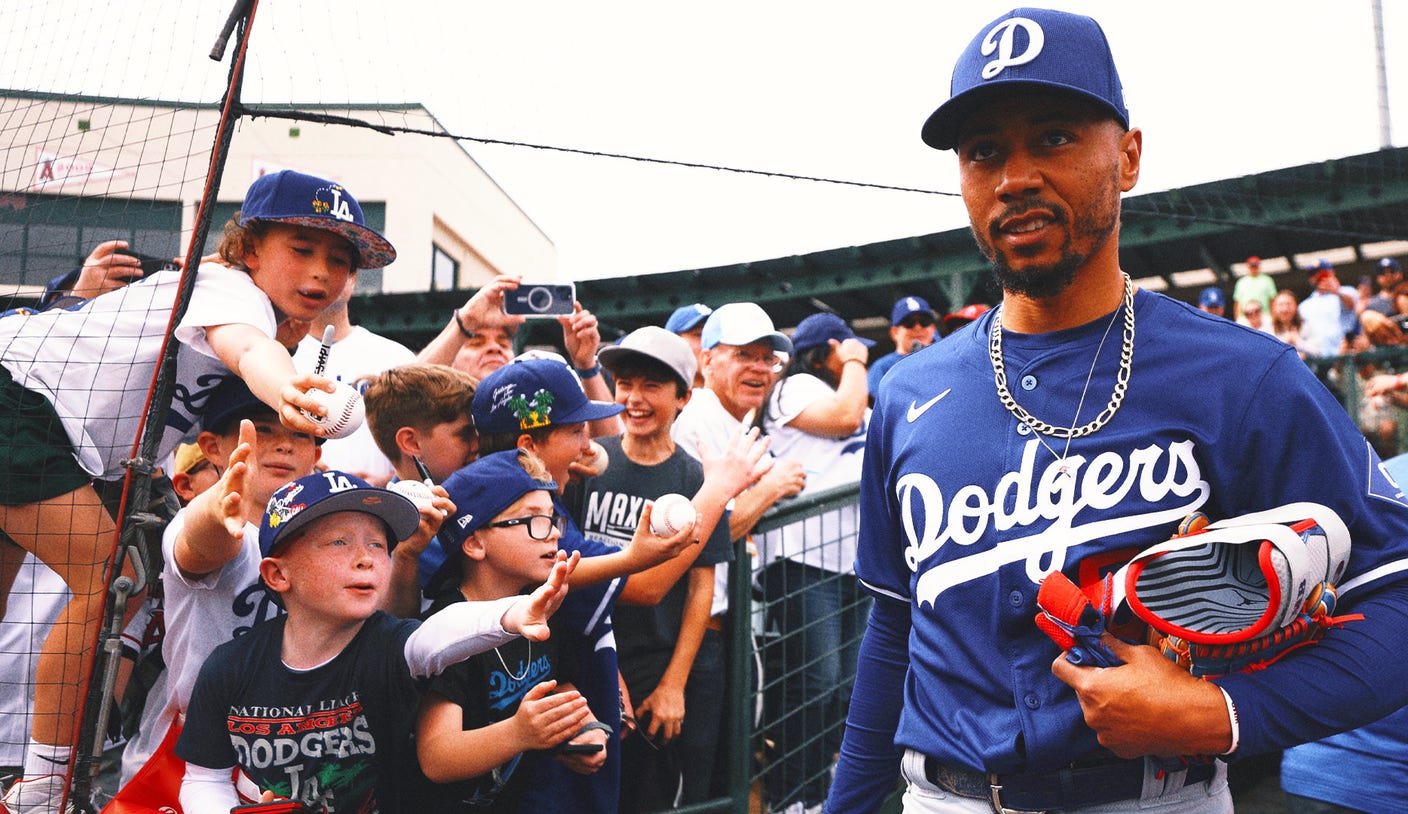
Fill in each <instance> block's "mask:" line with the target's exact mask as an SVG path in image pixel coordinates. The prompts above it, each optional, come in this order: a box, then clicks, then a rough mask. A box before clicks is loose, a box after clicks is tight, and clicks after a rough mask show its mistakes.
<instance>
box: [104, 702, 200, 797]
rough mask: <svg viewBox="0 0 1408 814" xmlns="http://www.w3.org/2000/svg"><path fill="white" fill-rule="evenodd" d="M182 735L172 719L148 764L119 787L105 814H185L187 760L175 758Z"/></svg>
mask: <svg viewBox="0 0 1408 814" xmlns="http://www.w3.org/2000/svg"><path fill="white" fill-rule="evenodd" d="M180 735H181V725H180V724H179V723H177V722H176V721H172V722H171V727H170V728H169V729H167V730H166V737H164V738H162V739H161V745H160V746H158V747H157V748H156V751H155V752H153V753H152V756H151V757H150V758H148V759H147V762H146V765H144V766H143V767H142V768H141V769H139V770H138V771H137V773H136V774H135V775H133V776H132V779H131V780H129V781H127V784H126V785H124V786H123V787H122V788H120V789H118V790H117V794H116V795H114V796H113V798H112V800H111V801H110V802H109V803H108V804H107V805H106V806H103V811H102V814H184V813H183V812H182V811H181V780H182V779H183V778H184V777H185V776H186V761H184V760H182V759H181V758H179V757H176V739H177V738H178V737H180Z"/></svg>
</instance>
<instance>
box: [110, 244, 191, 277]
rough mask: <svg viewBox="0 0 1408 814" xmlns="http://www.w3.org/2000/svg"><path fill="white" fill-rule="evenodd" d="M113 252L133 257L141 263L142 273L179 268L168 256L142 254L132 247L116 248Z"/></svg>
mask: <svg viewBox="0 0 1408 814" xmlns="http://www.w3.org/2000/svg"><path fill="white" fill-rule="evenodd" d="M115 254H125V255H127V256H128V257H135V258H137V260H139V261H140V262H141V264H142V272H143V273H144V274H152V273H154V272H158V271H174V270H176V269H179V268H181V267H180V266H178V265H177V264H176V261H174V260H172V259H171V258H169V257H153V256H151V255H150V254H142V253H141V252H137V251H133V250H132V249H130V248H129V249H118V250H117V251H116V252H115Z"/></svg>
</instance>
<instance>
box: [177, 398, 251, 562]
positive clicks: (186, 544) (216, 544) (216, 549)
mask: <svg viewBox="0 0 1408 814" xmlns="http://www.w3.org/2000/svg"><path fill="white" fill-rule="evenodd" d="M254 440H255V431H254V422H252V421H250V420H248V419H245V420H243V421H241V422H240V435H239V445H238V446H236V447H235V451H234V452H232V453H231V454H230V460H229V464H228V465H227V466H226V467H225V471H224V472H223V473H222V474H221V475H220V480H219V481H217V482H216V484H215V485H214V486H212V487H210V488H209V489H206V490H205V491H204V492H201V493H200V494H199V495H196V496H195V497H194V498H192V499H191V503H190V505H189V506H187V507H186V516H185V525H183V526H182V527H181V530H180V531H179V532H177V534H176V541H175V546H174V553H175V557H174V559H175V566H176V568H177V570H179V571H180V572H181V574H182V575H184V576H186V577H188V578H191V579H197V578H200V577H203V576H205V575H206V574H209V573H210V572H212V571H215V570H217V569H220V568H223V567H224V566H225V564H226V563H228V562H229V561H230V560H233V559H234V558H235V555H237V554H239V552H240V549H241V548H242V547H243V546H244V526H245V522H246V520H247V519H248V516H249V515H251V514H252V513H254V512H256V511H262V507H258V506H251V505H249V503H250V501H248V500H247V499H246V498H245V495H246V494H248V491H247V490H248V488H249V481H250V468H251V467H257V466H258V465H259V464H258V461H256V460H255V459H254V457H253V455H254Z"/></svg>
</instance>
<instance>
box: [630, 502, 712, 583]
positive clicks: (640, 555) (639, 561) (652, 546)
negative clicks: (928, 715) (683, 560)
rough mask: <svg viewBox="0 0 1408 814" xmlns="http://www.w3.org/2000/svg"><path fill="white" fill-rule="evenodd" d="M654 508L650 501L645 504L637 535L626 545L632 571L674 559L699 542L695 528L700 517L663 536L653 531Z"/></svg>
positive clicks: (637, 527) (642, 569)
mask: <svg viewBox="0 0 1408 814" xmlns="http://www.w3.org/2000/svg"><path fill="white" fill-rule="evenodd" d="M654 508H655V507H654V506H653V505H652V504H650V503H647V504H645V507H644V508H643V509H642V510H641V515H640V523H639V524H638V525H637V526H636V533H635V536H633V537H632V538H631V544H630V545H628V546H626V551H627V552H628V553H629V554H630V555H631V560H632V566H631V568H630V572H631V573H636V572H637V571H644V570H645V569H647V568H650V567H652V566H656V565H659V564H660V563H662V562H665V561H666V560H670V559H674V558H675V557H676V556H678V555H679V553H680V552H682V551H684V550H685V549H686V548H689V547H690V546H692V545H694V544H695V543H697V542H698V535H696V534H695V533H694V528H695V526H696V525H698V522H699V521H698V518H696V519H695V522H694V523H690V524H689V525H688V526H686V527H684V528H682V529H680V530H679V531H677V532H675V533H674V534H672V535H670V536H669V537H661V536H660V535H658V534H656V533H655V532H654V531H652V530H651V528H650V515H651V512H652V511H653V510H654Z"/></svg>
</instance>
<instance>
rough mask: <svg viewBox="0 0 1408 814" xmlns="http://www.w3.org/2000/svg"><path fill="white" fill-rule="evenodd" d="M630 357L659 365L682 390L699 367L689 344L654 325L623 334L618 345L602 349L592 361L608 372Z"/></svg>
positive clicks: (692, 382)
mask: <svg viewBox="0 0 1408 814" xmlns="http://www.w3.org/2000/svg"><path fill="white" fill-rule="evenodd" d="M632 353H637V354H640V355H641V356H648V357H650V358H651V359H654V360H656V361H658V362H661V363H663V364H664V365H665V366H666V367H668V368H670V370H672V371H674V373H675V375H676V376H679V377H680V381H682V382H684V386H685V387H686V388H689V387H693V386H694V374H695V372H696V371H697V370H698V367H699V363H698V362H697V361H696V360H695V358H694V351H693V349H691V348H690V347H689V343H688V342H686V341H684V339H682V338H680V336H679V335H678V334H674V333H671V332H670V331H667V330H665V329H664V328H661V327H659V326H657V325H647V326H645V327H644V328H637V329H635V330H634V331H631V332H630V333H628V334H626V336H625V337H624V338H622V339H621V341H620V342H619V343H617V344H615V345H608V346H607V347H604V348H602V349H601V350H600V351H598V352H597V354H596V358H597V359H599V360H600V361H601V364H602V365H603V366H605V367H606V369H607V370H612V366H613V365H615V364H616V363H617V362H620V361H621V360H622V359H623V358H624V357H626V356H628V355H629V354H632Z"/></svg>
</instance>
